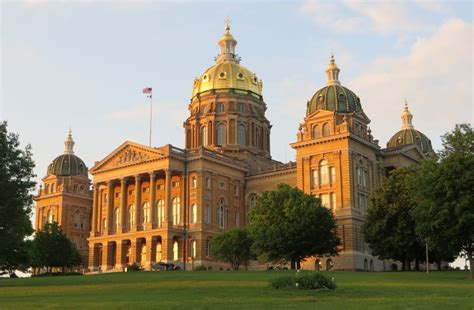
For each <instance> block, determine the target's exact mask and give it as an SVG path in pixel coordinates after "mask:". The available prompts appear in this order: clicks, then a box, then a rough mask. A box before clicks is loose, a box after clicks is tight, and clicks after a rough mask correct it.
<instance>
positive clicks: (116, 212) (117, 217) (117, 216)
mask: <svg viewBox="0 0 474 310" xmlns="http://www.w3.org/2000/svg"><path fill="white" fill-rule="evenodd" d="M114 218H115V223H114V224H115V225H114V227H115V232H119V227H120V208H115V210H114Z"/></svg>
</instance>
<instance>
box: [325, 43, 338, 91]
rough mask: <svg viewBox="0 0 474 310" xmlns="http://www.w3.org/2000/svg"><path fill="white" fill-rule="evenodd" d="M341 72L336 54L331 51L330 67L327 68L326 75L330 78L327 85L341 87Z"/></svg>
mask: <svg viewBox="0 0 474 310" xmlns="http://www.w3.org/2000/svg"><path fill="white" fill-rule="evenodd" d="M339 72H341V70H340V69H339V67H338V66H337V65H336V60H335V59H334V52H333V51H332V49H331V59H330V60H329V65H328V66H327V68H326V75H327V76H328V82H327V85H335V84H337V85H341V82H339Z"/></svg>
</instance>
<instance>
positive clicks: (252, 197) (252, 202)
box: [249, 194, 258, 210]
mask: <svg viewBox="0 0 474 310" xmlns="http://www.w3.org/2000/svg"><path fill="white" fill-rule="evenodd" d="M257 199H258V196H257V194H252V195H250V198H249V209H250V210H252V209H254V208H255V207H256V206H257Z"/></svg>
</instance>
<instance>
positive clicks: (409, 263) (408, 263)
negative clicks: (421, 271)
mask: <svg viewBox="0 0 474 310" xmlns="http://www.w3.org/2000/svg"><path fill="white" fill-rule="evenodd" d="M406 265H407V271H411V262H410V260H409V259H408V258H407V259H406Z"/></svg>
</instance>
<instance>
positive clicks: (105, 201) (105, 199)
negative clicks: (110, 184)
mask: <svg viewBox="0 0 474 310" xmlns="http://www.w3.org/2000/svg"><path fill="white" fill-rule="evenodd" d="M104 203H107V194H104Z"/></svg>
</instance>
